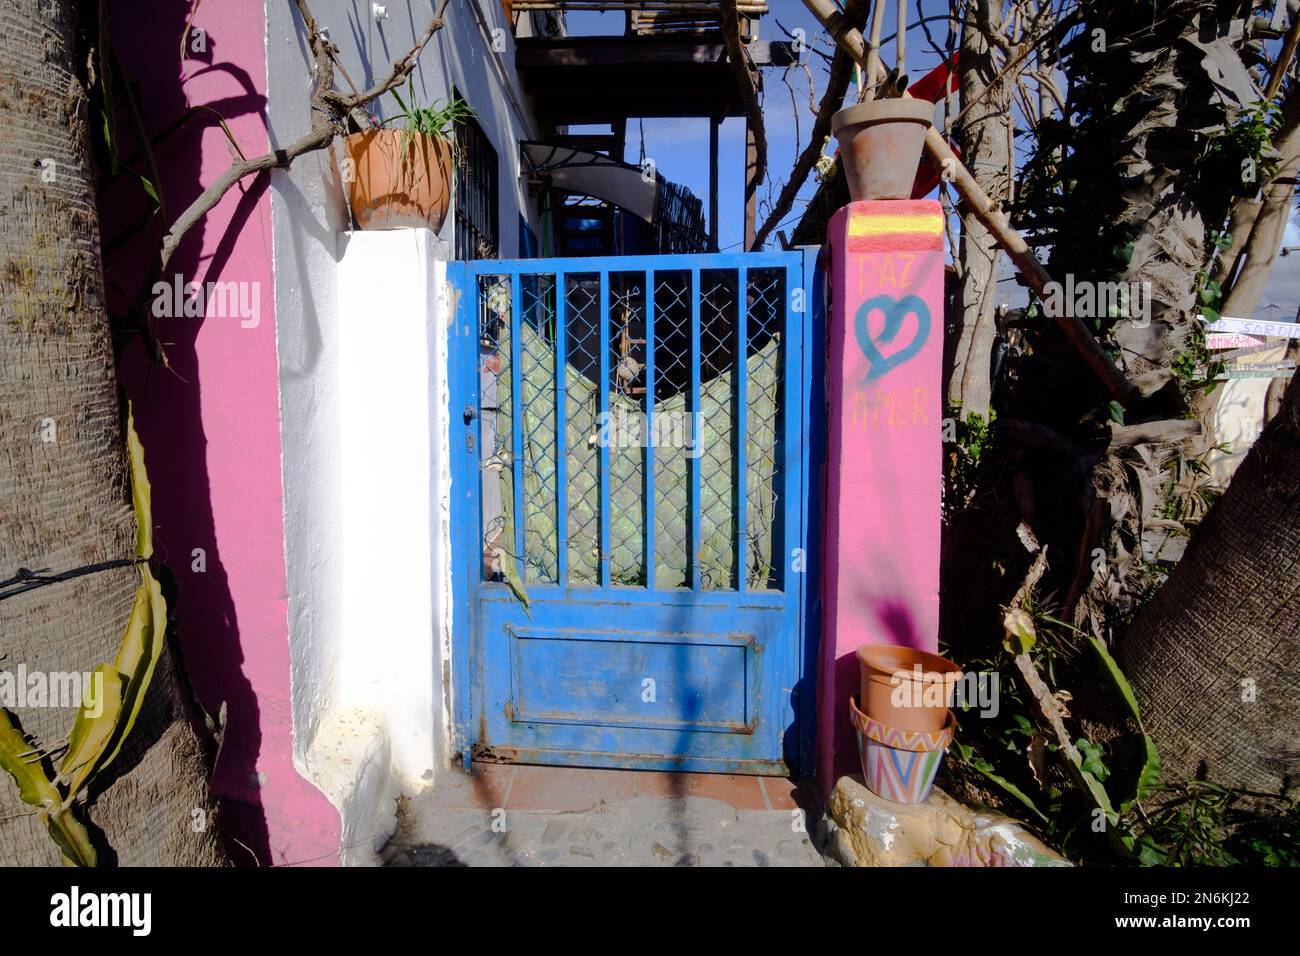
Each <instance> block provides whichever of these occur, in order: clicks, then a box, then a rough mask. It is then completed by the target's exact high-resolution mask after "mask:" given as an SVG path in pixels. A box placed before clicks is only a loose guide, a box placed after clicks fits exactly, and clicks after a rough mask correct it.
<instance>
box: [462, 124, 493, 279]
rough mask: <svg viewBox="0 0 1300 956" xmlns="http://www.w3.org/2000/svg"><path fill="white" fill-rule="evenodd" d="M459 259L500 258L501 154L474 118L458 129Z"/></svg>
mask: <svg viewBox="0 0 1300 956" xmlns="http://www.w3.org/2000/svg"><path fill="white" fill-rule="evenodd" d="M456 143H457V146H458V147H459V148H458V150H457V152H458V153H459V156H458V159H457V163H456V258H457V259H497V258H500V256H501V245H500V236H499V234H498V222H497V220H498V196H497V151H496V150H495V149H493V148H492V144H491V143H489V142H488V138H487V136H485V135H484V133H483V128H482V127H481V126H479V125H478V123H477V122H475V121H474V119H472V118H466V119H465V120H464V121H463V122H462V123H461V124H460V125H459V126H457V127H456Z"/></svg>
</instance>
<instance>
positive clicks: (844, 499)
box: [817, 200, 943, 792]
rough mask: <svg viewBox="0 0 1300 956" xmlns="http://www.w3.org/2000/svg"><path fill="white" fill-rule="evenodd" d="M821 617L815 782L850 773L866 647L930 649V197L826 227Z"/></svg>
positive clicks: (937, 319)
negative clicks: (854, 708)
mask: <svg viewBox="0 0 1300 956" xmlns="http://www.w3.org/2000/svg"><path fill="white" fill-rule="evenodd" d="M827 243H828V245H829V246H830V250H831V257H830V269H831V274H830V277H829V282H828V286H829V288H830V289H831V302H830V316H829V325H828V329H827V360H826V378H827V384H826V391H827V404H828V405H829V406H830V427H829V448H828V449H827V488H826V537H825V545H824V546H825V550H826V554H825V564H824V569H825V571H824V574H823V578H822V594H823V597H824V601H825V618H824V625H823V636H822V645H821V647H822V653H821V662H820V665H821V673H820V674H819V681H818V716H817V724H818V760H817V764H818V767H819V768H820V770H819V776H820V778H821V783H822V786H823V787H824V788H825V790H826V791H827V792H829V790H830V787H831V786H833V784H834V781H835V779H836V778H838V777H839V776H840V775H841V774H845V773H856V772H858V756H857V744H856V742H855V740H854V736H853V729H852V727H851V726H850V724H849V719H848V699H849V696H850V695H852V694H855V693H857V688H858V665H857V660H856V657H855V656H854V652H855V651H856V650H857V648H859V647H861V646H862V645H864V644H899V645H906V646H908V647H916V648H921V649H923V650H929V651H933V650H936V649H937V642H938V633H939V531H940V508H941V505H942V494H943V485H942V480H943V479H942V475H943V470H942V456H943V452H942V447H941V444H940V441H941V434H942V432H941V424H940V416H941V414H942V412H941V408H942V406H941V395H942V392H941V383H942V378H941V363H942V353H943V219H942V211H941V209H940V206H939V204H938V203H937V202H935V201H933V200H886V201H876V202H858V203H852V204H850V205H848V206H846V207H844V208H843V209H841V210H839V212H837V213H836V214H835V215H834V216H833V217H832V218H831V221H830V225H829V227H828V229H827Z"/></svg>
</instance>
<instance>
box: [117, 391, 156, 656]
mask: <svg viewBox="0 0 1300 956" xmlns="http://www.w3.org/2000/svg"><path fill="white" fill-rule="evenodd" d="M126 451H127V455H128V457H129V458H130V464H131V503H132V505H133V506H134V507H135V553H136V557H140V558H152V557H153V509H152V507H151V506H150V503H149V475H148V473H147V472H146V471H145V468H144V446H143V445H141V444H140V436H139V435H137V434H136V433H135V413H134V412H133V411H132V409H131V403H130V402H127V405H126ZM119 669H120V668H119Z"/></svg>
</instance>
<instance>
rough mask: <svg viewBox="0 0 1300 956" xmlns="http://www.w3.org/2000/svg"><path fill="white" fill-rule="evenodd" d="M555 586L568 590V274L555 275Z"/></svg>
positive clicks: (552, 287)
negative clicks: (566, 298)
mask: <svg viewBox="0 0 1300 956" xmlns="http://www.w3.org/2000/svg"><path fill="white" fill-rule="evenodd" d="M551 289H552V292H553V294H554V296H555V549H556V555H555V571H556V573H555V583H556V584H557V585H558V586H559V587H562V588H567V587H568V586H569V495H568V487H567V486H568V477H569V469H568V447H567V445H566V442H565V439H566V438H567V437H568V434H567V430H568V424H569V415H568V410H569V384H568V383H569V375H568V365H567V364H566V363H567V362H568V351H567V345H568V343H567V340H566V337H567V335H568V333H567V332H566V325H565V318H566V312H565V307H566V304H567V303H566V302H565V293H566V289H567V284H566V281H565V273H563V272H557V273H555V279H554V284H553V285H552V286H551Z"/></svg>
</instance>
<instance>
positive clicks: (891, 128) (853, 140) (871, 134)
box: [831, 98, 934, 202]
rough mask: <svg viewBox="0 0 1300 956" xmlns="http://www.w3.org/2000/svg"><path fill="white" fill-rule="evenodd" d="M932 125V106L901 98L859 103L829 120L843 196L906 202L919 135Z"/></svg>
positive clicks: (922, 138) (921, 138) (918, 152)
mask: <svg viewBox="0 0 1300 956" xmlns="http://www.w3.org/2000/svg"><path fill="white" fill-rule="evenodd" d="M932 125H934V104H933V103H930V102H928V101H926V100H913V99H906V98H896V99H888V100H871V101H869V102H866V103H859V104H858V105H857V106H850V107H847V108H846V109H842V110H840V111H839V112H838V113H836V114H835V115H834V116H833V117H831V132H832V133H834V134H835V138H836V139H837V140H838V141H839V144H840V162H841V163H842V164H843V165H844V175H845V177H846V178H847V179H848V183H849V198H850V199H852V200H853V201H854V202H863V201H865V200H869V199H911V198H912V183H913V182H915V180H916V168H917V166H918V165H919V163H920V161H921V150H922V148H923V147H924V145H925V133H926V130H928V129H929V128H930V127H931V126H932Z"/></svg>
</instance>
